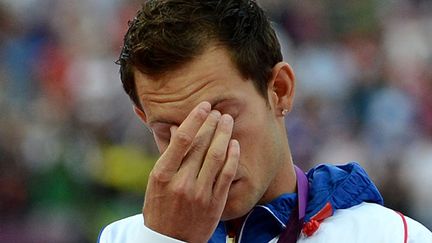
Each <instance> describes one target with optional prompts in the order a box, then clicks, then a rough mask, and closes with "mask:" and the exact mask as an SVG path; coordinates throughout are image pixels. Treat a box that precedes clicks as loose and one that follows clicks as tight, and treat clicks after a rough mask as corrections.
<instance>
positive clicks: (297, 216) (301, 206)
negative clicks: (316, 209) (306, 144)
mask: <svg viewBox="0 0 432 243" xmlns="http://www.w3.org/2000/svg"><path fill="white" fill-rule="evenodd" d="M294 169H295V173H296V176H297V201H298V202H297V206H298V207H297V208H295V209H293V211H292V213H291V216H290V219H289V220H288V223H287V225H286V228H285V230H284V231H282V233H281V234H280V236H279V240H278V243H295V242H297V239H298V237H299V235H300V231H301V228H302V225H303V221H304V217H305V215H306V206H307V197H308V191H309V183H308V179H307V177H306V175H305V173H304V172H303V171H302V170H301V169H300V168H298V167H297V166H295V165H294Z"/></svg>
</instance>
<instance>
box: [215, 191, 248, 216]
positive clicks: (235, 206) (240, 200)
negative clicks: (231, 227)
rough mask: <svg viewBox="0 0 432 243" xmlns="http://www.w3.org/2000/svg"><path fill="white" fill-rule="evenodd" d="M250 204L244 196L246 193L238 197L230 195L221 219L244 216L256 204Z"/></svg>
mask: <svg viewBox="0 0 432 243" xmlns="http://www.w3.org/2000/svg"><path fill="white" fill-rule="evenodd" d="M250 204H251V203H249V201H248V200H247V199H246V198H244V194H242V195H241V196H240V197H237V198H231V197H228V200H227V203H226V204H225V208H224V211H223V212H222V216H221V220H222V221H227V220H232V219H236V218H241V217H243V216H244V215H246V214H247V213H249V211H250V210H252V208H253V207H254V206H255V204H254V203H252V204H251V205H250Z"/></svg>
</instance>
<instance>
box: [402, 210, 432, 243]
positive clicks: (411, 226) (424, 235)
mask: <svg viewBox="0 0 432 243" xmlns="http://www.w3.org/2000/svg"><path fill="white" fill-rule="evenodd" d="M405 219H406V222H407V225H408V243H426V242H431V243H432V232H431V231H430V230H428V229H427V228H426V227H425V226H423V225H422V224H420V223H419V222H417V221H415V220H413V219H411V218H409V217H406V216H405Z"/></svg>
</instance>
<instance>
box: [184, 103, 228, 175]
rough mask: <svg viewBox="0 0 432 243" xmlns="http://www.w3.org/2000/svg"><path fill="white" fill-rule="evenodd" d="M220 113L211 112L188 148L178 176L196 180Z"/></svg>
mask: <svg viewBox="0 0 432 243" xmlns="http://www.w3.org/2000/svg"><path fill="white" fill-rule="evenodd" d="M220 117H221V113H220V112H219V111H217V110H212V111H211V112H210V114H209V116H208V117H207V120H206V121H205V122H204V124H203V125H202V127H201V128H200V130H199V131H198V133H197V135H196V136H195V138H194V141H193V142H192V145H191V146H190V148H189V151H188V154H187V155H186V157H185V158H184V160H183V164H182V165H181V167H180V169H179V174H183V175H185V176H188V177H191V178H196V176H197V175H198V173H199V171H200V169H201V166H202V164H203V160H204V158H205V155H206V153H207V150H208V148H209V146H210V143H211V142H212V139H213V135H214V133H215V130H216V127H217V125H218V122H219V120H220Z"/></svg>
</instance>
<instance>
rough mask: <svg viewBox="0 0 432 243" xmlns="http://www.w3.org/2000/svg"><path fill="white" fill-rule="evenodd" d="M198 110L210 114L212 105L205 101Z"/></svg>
mask: <svg viewBox="0 0 432 243" xmlns="http://www.w3.org/2000/svg"><path fill="white" fill-rule="evenodd" d="M198 108H199V109H202V110H203V111H205V112H206V113H208V112H210V110H211V105H210V103H209V102H208V101H203V102H201V103H200V104H199V105H198Z"/></svg>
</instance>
